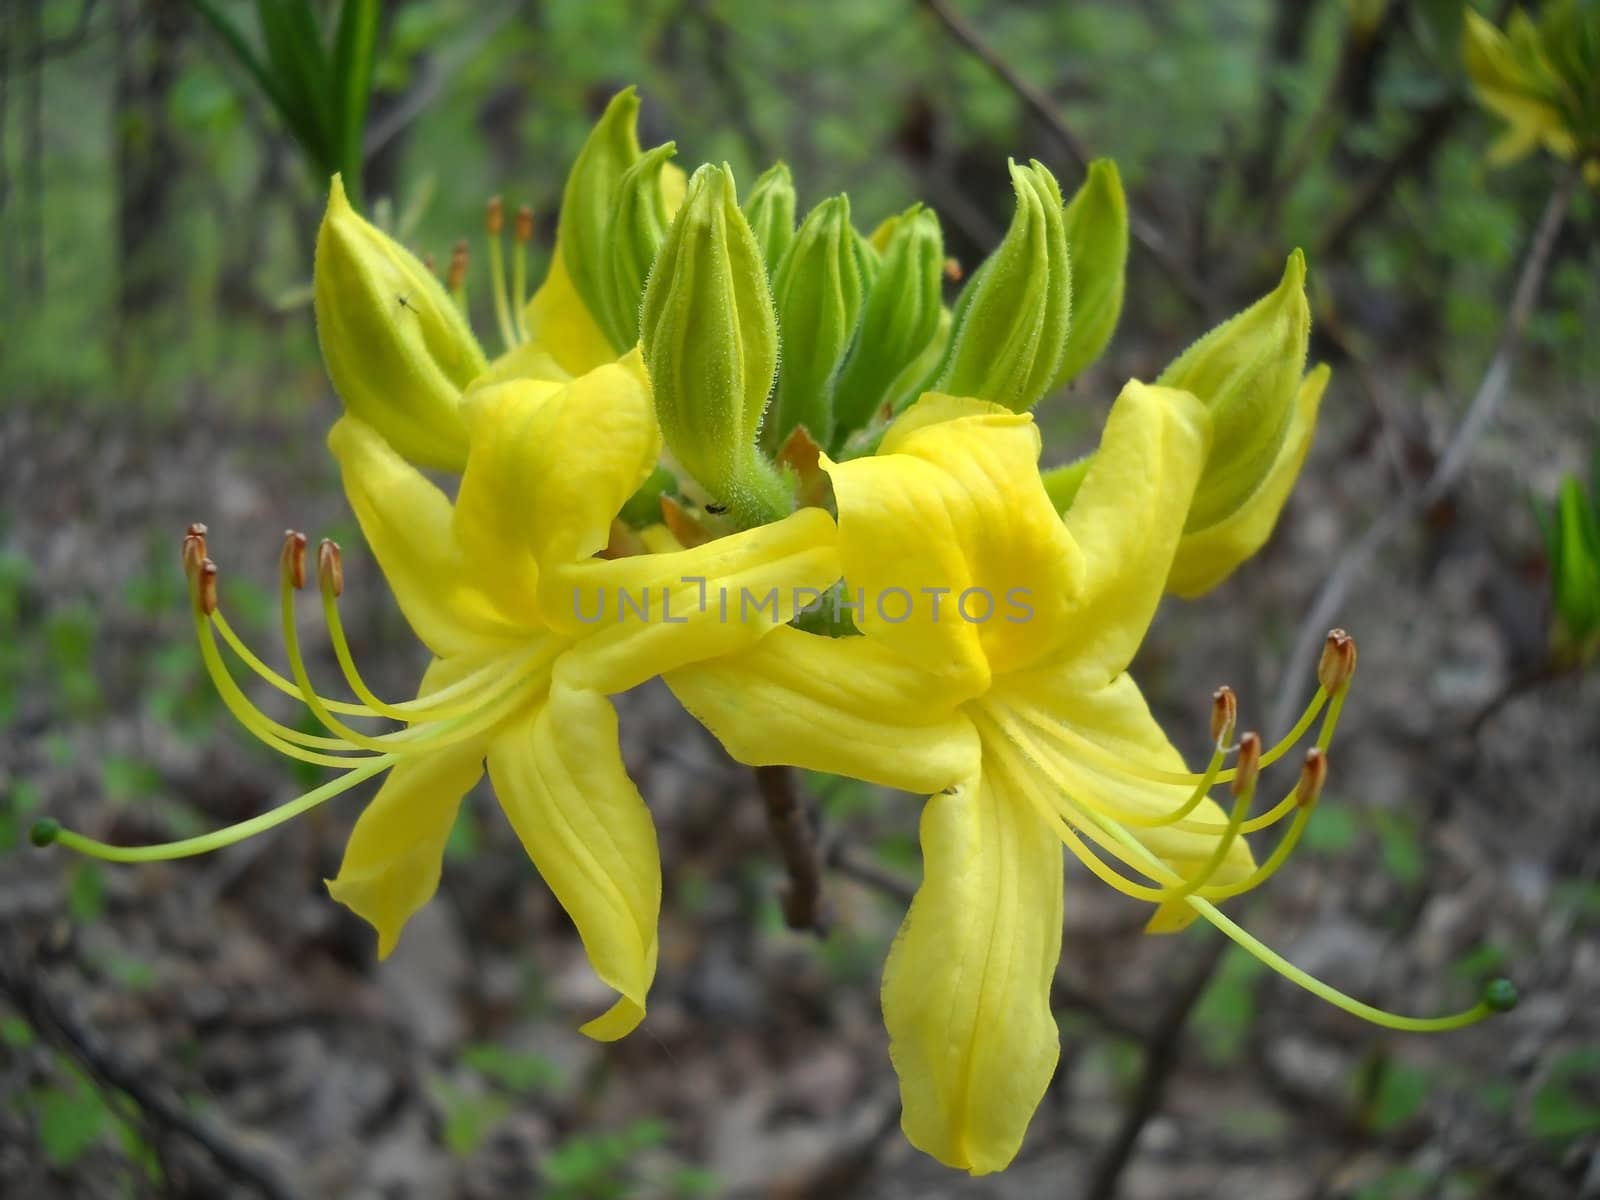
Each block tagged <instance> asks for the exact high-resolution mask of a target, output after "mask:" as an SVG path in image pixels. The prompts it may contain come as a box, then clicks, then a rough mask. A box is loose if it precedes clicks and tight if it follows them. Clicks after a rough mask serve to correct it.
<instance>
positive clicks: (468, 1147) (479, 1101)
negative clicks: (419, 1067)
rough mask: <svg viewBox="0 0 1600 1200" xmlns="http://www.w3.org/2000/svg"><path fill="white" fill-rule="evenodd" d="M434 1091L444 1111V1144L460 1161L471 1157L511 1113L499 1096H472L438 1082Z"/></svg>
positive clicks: (509, 1102) (506, 1103)
mask: <svg viewBox="0 0 1600 1200" xmlns="http://www.w3.org/2000/svg"><path fill="white" fill-rule="evenodd" d="M432 1091H433V1093H434V1096H435V1098H436V1099H437V1100H438V1102H439V1104H440V1106H441V1107H442V1108H443V1109H444V1144H445V1146H446V1147H447V1148H448V1149H449V1151H450V1153H451V1154H454V1155H455V1156H456V1157H457V1158H471V1157H472V1156H473V1155H474V1154H476V1153H477V1152H478V1149H479V1148H480V1147H481V1146H482V1145H483V1143H484V1142H486V1141H488V1140H489V1136H490V1135H491V1134H492V1133H494V1131H495V1127H496V1126H497V1125H499V1124H500V1122H501V1121H503V1120H504V1119H505V1117H506V1114H507V1113H509V1112H510V1111H511V1107H512V1105H511V1101H509V1100H507V1099H506V1098H505V1097H504V1096H500V1095H487V1096H483V1095H473V1094H471V1093H469V1092H465V1091H463V1090H462V1089H460V1088H458V1087H456V1086H454V1085H453V1084H449V1083H446V1082H444V1081H443V1080H435V1081H434V1084H433V1087H432Z"/></svg>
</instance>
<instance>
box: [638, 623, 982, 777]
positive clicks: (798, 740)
mask: <svg viewBox="0 0 1600 1200" xmlns="http://www.w3.org/2000/svg"><path fill="white" fill-rule="evenodd" d="M665 678H666V681H667V686H668V687H670V688H671V689H672V692H673V695H675V696H677V698H678V700H679V701H680V702H681V703H682V704H683V706H684V708H686V709H688V710H689V712H690V714H691V715H692V716H693V717H694V718H695V719H696V720H697V721H699V722H700V723H701V724H702V725H704V726H705V727H706V728H707V729H709V730H710V731H711V733H712V734H713V735H714V736H715V737H716V739H717V740H718V741H720V742H721V743H722V744H723V746H724V747H726V748H727V751H728V753H729V754H730V755H732V756H733V757H734V758H735V759H736V760H738V761H739V762H742V763H745V764H747V765H749V766H756V767H762V766H795V767H806V768H808V769H810V770H813V771H829V772H832V773H833V774H836V775H846V776H849V777H850V778H853V779H863V780H866V781H867V782H869V783H878V784H882V785H883V786H885V787H893V788H901V789H903V790H905V791H908V792H936V791H942V790H943V789H944V788H947V787H950V786H952V785H953V784H955V783H957V782H959V781H960V780H963V779H968V778H971V777H972V776H974V775H975V774H976V773H977V770H978V739H977V732H976V730H974V729H973V727H972V723H971V722H970V721H968V720H967V719H966V717H964V716H962V715H961V714H960V713H959V712H958V711H956V710H955V708H954V706H953V705H951V704H949V703H948V702H945V701H943V700H942V699H941V696H940V689H939V686H938V681H937V680H935V679H933V678H931V677H929V676H928V675H927V674H926V673H925V672H923V671H921V670H919V669H917V668H916V667H915V666H913V665H911V664H910V663H908V662H906V661H905V659H903V658H901V657H900V656H899V655H897V654H895V653H894V652H893V651H891V650H887V649H885V648H884V647H882V646H879V645H876V644H875V643H873V642H872V641H871V640H869V639H867V638H861V637H844V638H828V637H821V636H818V635H815V634H810V633H803V632H801V631H800V630H798V629H795V628H793V627H792V626H784V627H782V628H779V629H774V630H773V631H772V633H771V634H769V635H768V636H766V637H764V638H762V639H761V640H760V641H759V642H757V643H756V644H755V645H754V646H752V647H750V648H749V649H748V650H745V651H742V652H740V653H738V654H730V655H727V656H725V657H722V658H713V659H708V660H706V661H705V662H701V663H695V664H693V665H691V666H687V667H680V668H679V669H678V670H675V671H671V672H669V673H668V674H667V675H666V676H665Z"/></svg>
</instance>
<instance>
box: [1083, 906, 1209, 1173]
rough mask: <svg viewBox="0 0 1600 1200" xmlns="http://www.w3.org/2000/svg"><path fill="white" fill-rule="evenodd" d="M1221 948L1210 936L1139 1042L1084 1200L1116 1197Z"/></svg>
mask: <svg viewBox="0 0 1600 1200" xmlns="http://www.w3.org/2000/svg"><path fill="white" fill-rule="evenodd" d="M1227 947H1228V941H1227V939H1225V938H1221V937H1218V936H1216V935H1215V934H1214V933H1213V934H1212V935H1211V936H1210V938H1209V939H1208V940H1207V944H1206V947H1205V949H1204V951H1203V952H1202V953H1201V955H1200V957H1199V958H1198V959H1197V960H1196V961H1195V964H1194V966H1193V968H1191V970H1190V971H1189V974H1188V976H1187V977H1186V978H1185V979H1184V981H1183V984H1182V985H1181V986H1180V987H1179V988H1178V990H1177V991H1176V992H1175V993H1173V995H1172V998H1171V999H1170V1000H1169V1001H1168V1002H1167V1007H1166V1008H1165V1009H1164V1010H1163V1011H1162V1013H1161V1018H1160V1020H1159V1021H1157V1022H1156V1026H1155V1028H1154V1029H1153V1030H1151V1032H1150V1035H1149V1037H1148V1038H1147V1039H1146V1040H1145V1045H1144V1069H1143V1070H1142V1071H1141V1072H1140V1073H1139V1083H1138V1085H1137V1086H1136V1087H1135V1089H1134V1093H1133V1099H1132V1100H1131V1101H1130V1102H1129V1104H1128V1107H1127V1110H1126V1111H1125V1112H1124V1113H1123V1116H1122V1123H1121V1124H1120V1125H1118V1126H1117V1132H1116V1133H1115V1134H1114V1135H1112V1138H1111V1141H1110V1142H1109V1143H1108V1144H1107V1146H1106V1148H1105V1150H1104V1151H1102V1152H1101V1155H1100V1159H1099V1161H1098V1162H1097V1163H1096V1164H1095V1168H1094V1174H1093V1175H1092V1176H1091V1177H1090V1182H1089V1187H1088V1189H1087V1190H1086V1191H1085V1192H1084V1200H1112V1197H1113V1196H1115V1195H1116V1194H1117V1183H1118V1181H1119V1180H1120V1179H1121V1178H1122V1172H1123V1171H1124V1170H1125V1169H1126V1168H1127V1166H1128V1163H1129V1161H1131V1160H1132V1158H1133V1151H1134V1147H1135V1146H1137V1145H1138V1142H1139V1135H1140V1134H1141V1133H1143V1132H1144V1129H1145V1126H1146V1125H1148V1124H1149V1123H1150V1119H1151V1118H1152V1117H1154V1116H1155V1115H1156V1112H1157V1111H1158V1110H1159V1109H1160V1107H1161V1097H1162V1095H1163V1093H1165V1091H1166V1089H1167V1080H1168V1079H1170V1078H1171V1077H1172V1073H1173V1071H1175V1070H1176V1069H1177V1067H1178V1059H1179V1051H1180V1050H1181V1049H1182V1046H1183V1030H1184V1026H1185V1025H1187V1024H1188V1022H1189V1014H1190V1013H1191V1012H1193V1011H1194V1006H1195V1005H1196V1004H1198V1003H1199V1002H1200V997H1201V996H1202V995H1204V994H1205V990H1206V985H1207V984H1209V983H1210V982H1211V976H1212V975H1213V974H1215V973H1216V970H1217V966H1218V965H1219V964H1220V963H1221V962H1222V952H1223V951H1224V950H1225V949H1227Z"/></svg>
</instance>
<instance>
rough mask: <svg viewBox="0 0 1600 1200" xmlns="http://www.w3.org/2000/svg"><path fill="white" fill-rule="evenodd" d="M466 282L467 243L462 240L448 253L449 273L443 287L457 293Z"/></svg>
mask: <svg viewBox="0 0 1600 1200" xmlns="http://www.w3.org/2000/svg"><path fill="white" fill-rule="evenodd" d="M466 282H467V243H466V241H465V240H464V239H463V240H462V241H459V242H457V243H456V244H455V249H453V250H452V251H451V252H450V273H449V274H448V275H447V276H446V277H445V287H447V288H448V289H449V290H450V291H452V292H459V291H460V290H461V288H462V286H463V285H464V284H465V283H466Z"/></svg>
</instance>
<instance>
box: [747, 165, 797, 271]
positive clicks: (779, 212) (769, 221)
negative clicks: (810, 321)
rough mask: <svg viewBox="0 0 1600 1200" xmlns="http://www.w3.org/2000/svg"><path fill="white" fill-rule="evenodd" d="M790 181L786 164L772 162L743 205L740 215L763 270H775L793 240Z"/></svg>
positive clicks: (793, 199) (793, 200) (792, 203)
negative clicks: (758, 249)
mask: <svg viewBox="0 0 1600 1200" xmlns="http://www.w3.org/2000/svg"><path fill="white" fill-rule="evenodd" d="M794 211H795V194H794V180H793V178H791V177H790V175H789V168H788V166H787V165H786V164H784V163H781V162H777V163H773V164H772V165H771V166H770V167H768V168H767V169H766V170H765V171H763V172H762V173H761V176H760V178H758V179H757V180H756V181H755V184H754V186H752V187H751V189H750V195H749V197H748V198H747V199H746V200H745V202H744V215H745V218H746V219H747V220H748V221H749V222H750V228H751V229H752V230H754V231H755V235H756V244H757V245H759V246H760V247H761V256H762V258H763V259H764V260H765V261H766V264H767V269H768V270H769V271H770V270H775V269H776V268H777V266H778V263H779V262H781V261H782V259H783V253H784V251H785V250H787V249H788V248H789V243H790V242H791V241H793V240H794Z"/></svg>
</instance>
